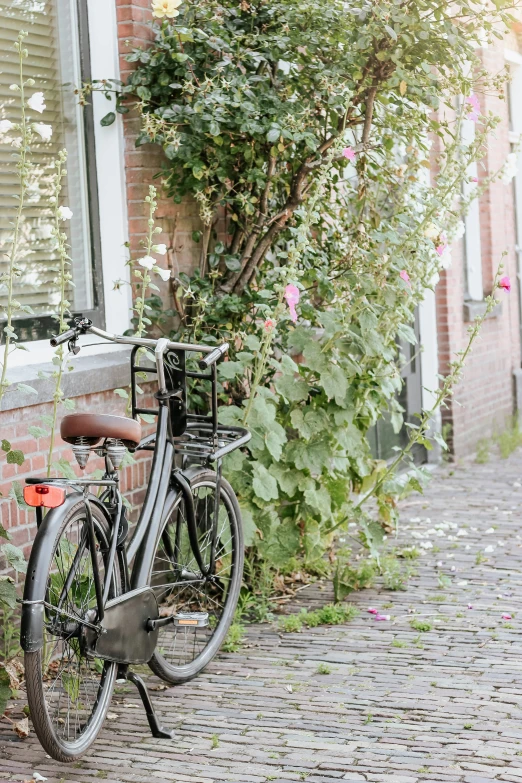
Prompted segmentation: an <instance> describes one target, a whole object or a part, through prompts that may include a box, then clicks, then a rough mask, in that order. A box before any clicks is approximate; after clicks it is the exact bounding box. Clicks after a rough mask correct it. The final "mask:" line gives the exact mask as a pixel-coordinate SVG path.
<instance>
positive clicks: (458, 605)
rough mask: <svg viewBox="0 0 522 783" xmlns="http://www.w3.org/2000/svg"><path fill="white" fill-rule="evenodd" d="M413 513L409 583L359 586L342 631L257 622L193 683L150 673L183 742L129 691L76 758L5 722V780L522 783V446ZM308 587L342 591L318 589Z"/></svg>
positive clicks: (444, 480)
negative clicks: (176, 683)
mask: <svg viewBox="0 0 522 783" xmlns="http://www.w3.org/2000/svg"><path fill="white" fill-rule="evenodd" d="M402 518H403V523H402V527H401V532H400V539H399V544H400V546H409V545H412V544H415V545H416V546H417V548H419V549H420V551H421V552H422V554H421V556H420V558H419V559H418V560H417V561H414V562H413V563H412V568H414V569H415V570H416V572H417V575H416V576H414V577H413V578H412V579H411V580H410V582H409V585H408V589H407V591H405V592H400V591H390V590H384V589H382V588H379V587H378V586H377V587H376V588H374V589H371V590H367V591H363V592H360V593H357V594H355V595H354V596H353V598H352V601H353V603H354V604H355V605H356V606H358V608H359V609H360V615H359V616H358V617H357V618H356V619H355V620H354V621H353V622H351V623H350V624H348V625H344V626H337V627H324V626H323V627H319V628H315V629H310V630H303V632H301V633H293V634H283V633H280V632H279V631H278V630H277V628H276V627H275V625H268V624H265V625H259V626H249V627H248V633H247V642H246V646H245V647H244V648H243V649H242V650H241V651H240V652H239V653H234V654H222V655H221V656H220V657H219V658H218V659H216V660H215V661H214V662H213V664H212V665H211V666H210V667H209V668H208V670H207V671H206V672H205V673H204V674H203V675H201V676H200V677H199V678H198V679H197V680H195V681H193V682H191V683H189V684H187V685H184V686H180V687H177V688H168V689H165V690H162V689H161V688H162V686H161V685H160V681H159V680H157V679H155V678H154V677H152V676H151V677H149V678H148V679H149V684H150V686H151V687H152V689H153V696H154V699H155V703H156V706H157V709H158V712H159V714H160V716H161V719H162V721H163V722H164V723H165V725H167V726H169V727H173V728H175V729H176V738H175V739H174V740H173V741H168V740H154V739H152V738H151V736H150V734H149V731H148V726H147V723H146V719H145V715H144V712H143V710H142V708H141V703H139V702H138V698H137V693H136V691H135V690H134V689H133V686H131V685H128V686H125V692H122V691H121V689H120V691H119V693H118V694H117V695H116V696H115V698H114V700H113V703H112V706H111V710H110V717H111V720H109V721H108V722H107V723H106V726H105V729H104V731H103V732H102V734H101V736H100V738H99V739H98V741H97V743H96V744H95V745H94V747H93V748H92V749H91V752H90V753H89V754H88V755H87V756H86V757H84V758H83V759H82V760H81V761H79V762H78V763H76V764H74V765H60V764H58V763H56V762H53V761H52V760H50V759H49V758H48V757H46V755H45V753H44V752H43V751H42V749H41V748H40V746H39V744H38V741H37V740H36V738H35V736H34V733H31V735H30V737H29V738H28V739H27V740H23V741H22V740H19V739H18V738H17V737H16V736H15V735H14V734H13V733H12V732H11V731H9V730H8V726H7V724H6V723H5V722H4V723H3V724H0V725H1V733H0V758H1V760H0V780H7V781H24V780H30V779H31V778H32V776H33V774H34V772H38V773H39V774H40V775H41V776H43V777H45V778H47V779H48V781H49V783H57V782H58V781H67V782H68V781H79V782H81V783H91V781H93V780H95V779H105V780H106V781H107V783H117V782H118V783H120V782H121V783H124V782H125V783H127V781H128V782H129V783H130V782H131V781H139V782H140V783H142V782H145V781H146V782H147V783H178V781H179V783H181V781H190V782H191V783H214V782H216V783H217V782H218V781H219V782H220V783H221V782H225V781H239V782H243V781H244V783H249V782H250V781H251V782H252V783H258V782H259V783H262V782H263V781H275V782H276V783H280V782H282V781H289V780H296V781H300V780H306V781H307V783H333V782H334V781H338V780H348V781H375V783H377V782H378V781H383V783H384V781H386V783H416V781H432V782H433V783H442V781H448V783H453V782H454V781H455V782H456V781H459V783H487V782H488V781H492V780H495V781H515V782H517V783H522V642H521V638H520V623H521V622H522V526H521V518H522V453H520V452H518V453H516V454H514V455H512V456H511V457H510V458H509V459H508V460H502V461H501V460H499V459H498V458H496V457H495V458H494V459H492V460H491V461H490V462H489V463H487V464H485V465H476V464H474V463H469V464H467V465H466V466H464V467H456V468H454V467H452V466H451V467H450V468H448V467H446V468H441V469H440V470H438V471H437V472H436V473H435V475H434V479H433V481H432V484H431V486H430V488H429V489H428V491H427V493H426V495H425V496H424V497H422V498H419V497H417V496H416V497H412V498H410V499H409V500H408V501H405V502H404V504H403V511H402ZM299 595H300V605H301V606H306V607H309V606H311V607H316V606H318V605H320V604H324V603H327V602H328V601H331V600H332V594H331V592H330V590H329V589H328V588H324V589H319V588H318V587H317V586H314V587H308V588H306V589H304V590H302V591H301V592H300V593H299ZM368 607H376V608H377V609H379V610H380V611H381V612H382V613H384V614H386V615H388V614H389V615H391V619H390V620H389V621H382V622H378V621H376V620H375V619H374V617H373V616H372V615H371V614H369V613H368V612H367V609H368ZM503 615H505V617H506V618H507V616H508V615H511V619H509V618H507V619H503ZM412 623H413V625H414V626H415V625H416V626H417V627H416V628H415V627H412ZM422 629H424V630H422ZM320 664H323V666H321V667H320ZM319 667H320V670H321V671H319ZM321 672H325V673H321ZM327 672H330V673H327ZM154 689H158V690H154Z"/></svg>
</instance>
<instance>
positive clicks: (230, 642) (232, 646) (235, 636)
mask: <svg viewBox="0 0 522 783" xmlns="http://www.w3.org/2000/svg"><path fill="white" fill-rule="evenodd" d="M244 634H245V629H244V626H242V625H241V623H238V622H234V623H232V625H231V626H230V628H229V630H228V634H227V638H226V639H225V642H224V644H223V646H222V648H221V649H222V650H224V651H225V652H239V651H240V650H241V647H242V646H243V640H244Z"/></svg>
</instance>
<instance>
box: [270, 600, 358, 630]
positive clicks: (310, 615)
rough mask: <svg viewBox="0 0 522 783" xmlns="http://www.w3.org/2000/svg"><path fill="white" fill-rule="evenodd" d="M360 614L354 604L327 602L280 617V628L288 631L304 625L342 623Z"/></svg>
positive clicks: (310, 626) (314, 625)
mask: <svg viewBox="0 0 522 783" xmlns="http://www.w3.org/2000/svg"><path fill="white" fill-rule="evenodd" d="M358 614H359V610H358V609H357V608H356V607H355V606H352V604H327V605H326V606H323V607H321V609H316V610H314V611H313V612H309V611H307V610H306V609H301V611H300V612H299V614H289V615H287V616H286V617H281V618H280V619H279V628H280V629H281V630H282V631H285V632H286V633H295V632H296V631H300V630H301V629H302V628H303V626H306V627H308V628H317V626H319V625H341V624H343V623H349V622H350V621H351V620H353V619H354V618H355V617H357V615H358Z"/></svg>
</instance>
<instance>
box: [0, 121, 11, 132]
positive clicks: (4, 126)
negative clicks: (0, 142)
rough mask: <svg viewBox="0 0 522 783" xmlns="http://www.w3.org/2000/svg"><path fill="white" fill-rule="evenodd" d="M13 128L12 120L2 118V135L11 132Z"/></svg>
mask: <svg viewBox="0 0 522 783" xmlns="http://www.w3.org/2000/svg"><path fill="white" fill-rule="evenodd" d="M11 128H14V124H13V123H12V122H11V120H0V135H3V134H4V133H9V131H10V130H11Z"/></svg>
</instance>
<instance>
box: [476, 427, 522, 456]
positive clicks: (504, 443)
mask: <svg viewBox="0 0 522 783" xmlns="http://www.w3.org/2000/svg"><path fill="white" fill-rule="evenodd" d="M496 440H497V443H498V446H499V449H500V456H501V457H502V459H507V458H508V457H509V456H510V454H512V453H513V452H514V451H515V450H516V449H518V448H519V446H521V445H522V432H521V431H520V423H519V420H518V417H517V416H515V417H514V418H513V419H512V420H511V421H510V422H508V424H507V426H506V428H505V429H504V430H503V432H501V433H500V435H498V436H497V438H496ZM477 461H478V459H477Z"/></svg>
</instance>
